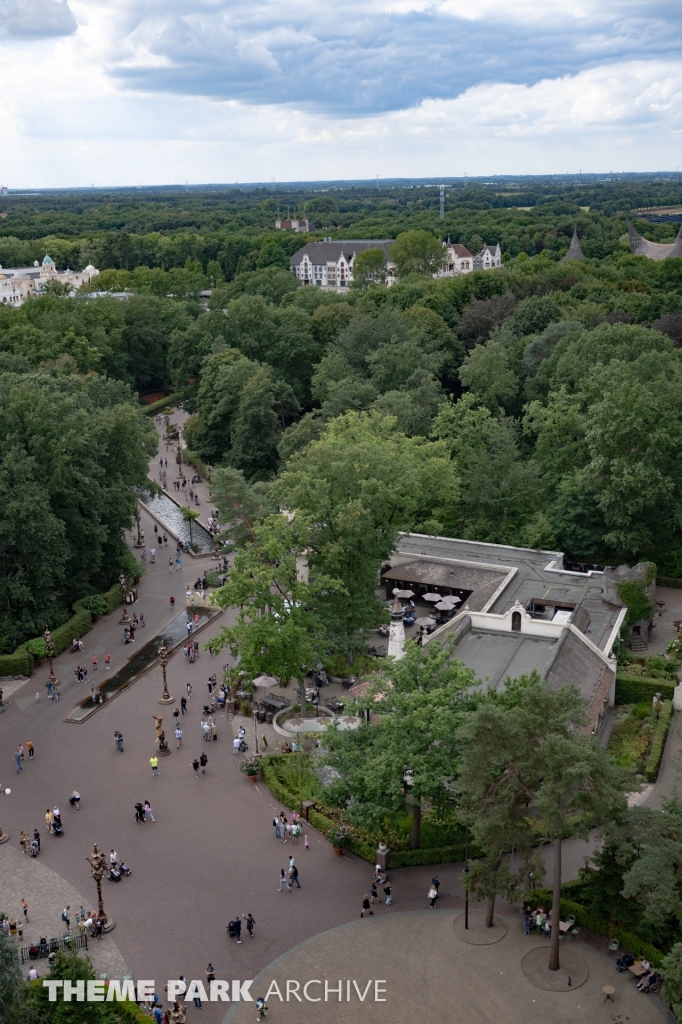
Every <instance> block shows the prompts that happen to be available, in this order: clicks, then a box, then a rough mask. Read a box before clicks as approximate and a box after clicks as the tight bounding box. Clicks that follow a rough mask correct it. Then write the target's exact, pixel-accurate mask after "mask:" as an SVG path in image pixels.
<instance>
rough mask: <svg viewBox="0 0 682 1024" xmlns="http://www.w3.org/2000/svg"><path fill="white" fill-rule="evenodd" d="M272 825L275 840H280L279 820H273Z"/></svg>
mask: <svg viewBox="0 0 682 1024" xmlns="http://www.w3.org/2000/svg"><path fill="white" fill-rule="evenodd" d="M272 824H273V825H274V826H275V839H281V838H282V828H281V826H280V823H279V818H273V819H272Z"/></svg>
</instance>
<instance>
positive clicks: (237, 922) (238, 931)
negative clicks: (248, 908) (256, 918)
mask: <svg viewBox="0 0 682 1024" xmlns="http://www.w3.org/2000/svg"><path fill="white" fill-rule="evenodd" d="M232 925H233V927H234V934H235V938H236V939H237V945H239V946H241V944H242V920H241V918H240V916H239V914H235V915H234V921H233V922H232Z"/></svg>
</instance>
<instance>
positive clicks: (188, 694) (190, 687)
mask: <svg viewBox="0 0 682 1024" xmlns="http://www.w3.org/2000/svg"><path fill="white" fill-rule="evenodd" d="M191 696H192V684H191V683H187V700H189V698H190V697H191Z"/></svg>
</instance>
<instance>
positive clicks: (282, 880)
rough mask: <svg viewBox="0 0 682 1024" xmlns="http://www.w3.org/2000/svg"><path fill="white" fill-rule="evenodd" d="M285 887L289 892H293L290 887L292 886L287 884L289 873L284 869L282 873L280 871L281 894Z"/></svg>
mask: <svg viewBox="0 0 682 1024" xmlns="http://www.w3.org/2000/svg"><path fill="white" fill-rule="evenodd" d="M283 886H284V887H285V888H287V889H288V890H289V892H291V886H290V885H289V883H288V882H287V873H286V871H285V870H284V868H282V870H281V871H280V873H279V891H280V892H281V891H282V887H283Z"/></svg>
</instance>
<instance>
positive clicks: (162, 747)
mask: <svg viewBox="0 0 682 1024" xmlns="http://www.w3.org/2000/svg"><path fill="white" fill-rule="evenodd" d="M152 718H153V719H154V721H155V722H156V742H157V743H158V745H159V753H160V754H167V753H168V743H167V741H166V734H165V732H164V731H163V718H159V716H158V715H152Z"/></svg>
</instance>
